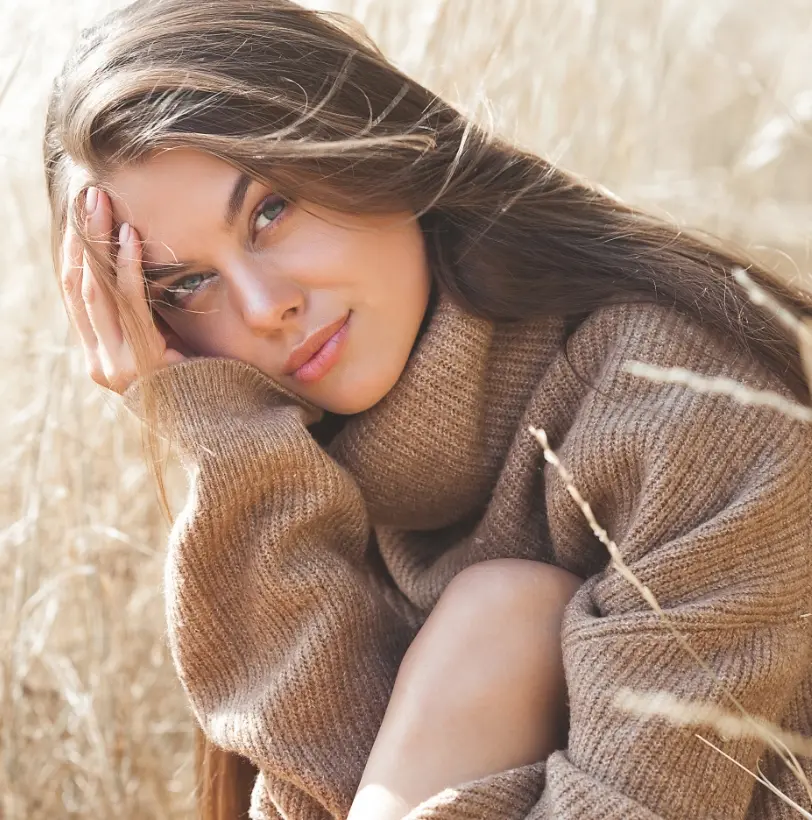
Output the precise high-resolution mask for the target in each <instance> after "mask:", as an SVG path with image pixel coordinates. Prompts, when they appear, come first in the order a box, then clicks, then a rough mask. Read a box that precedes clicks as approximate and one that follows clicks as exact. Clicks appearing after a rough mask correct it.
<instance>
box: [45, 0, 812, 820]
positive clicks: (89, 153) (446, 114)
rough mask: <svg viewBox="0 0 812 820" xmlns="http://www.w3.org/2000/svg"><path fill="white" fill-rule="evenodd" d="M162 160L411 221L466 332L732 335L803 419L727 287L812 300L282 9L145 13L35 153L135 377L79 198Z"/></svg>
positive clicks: (230, 1) (52, 119)
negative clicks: (682, 325)
mask: <svg viewBox="0 0 812 820" xmlns="http://www.w3.org/2000/svg"><path fill="white" fill-rule="evenodd" d="M171 148H195V149H198V150H201V151H205V152H207V153H209V154H212V155H214V156H216V157H219V158H221V159H223V160H225V161H226V162H228V163H230V164H231V165H233V166H234V167H235V168H237V169H239V170H241V171H244V172H246V173H247V174H249V175H250V176H251V177H252V178H254V179H257V180H262V181H266V182H269V183H271V184H272V185H273V186H274V187H275V189H276V190H277V191H278V192H279V193H280V194H282V195H283V196H284V197H287V198H289V199H290V200H304V201H309V202H315V203H318V204H320V205H323V206H326V207H329V208H333V209H336V210H340V211H348V212H354V213H373V212H378V213H383V212H395V211H402V210H404V209H407V210H409V211H411V212H413V213H414V214H416V215H417V218H418V219H419V222H420V225H421V228H422V230H423V234H424V238H425V247H426V252H427V255H428V259H429V267H430V270H431V273H432V276H433V279H434V283H435V286H436V287H437V288H438V289H441V290H442V291H444V292H445V293H446V294H448V295H449V296H450V297H451V298H453V299H454V300H456V301H457V303H458V304H460V305H461V306H462V307H463V308H465V309H467V310H468V311H470V312H472V313H474V314H476V315H479V316H482V317H486V318H489V319H493V320H496V321H511V320H517V319H523V318H528V317H531V316H539V315H556V316H564V317H567V318H568V319H572V320H573V321H577V320H578V319H579V318H580V317H583V316H585V315H586V314H588V313H589V312H590V311H592V310H594V309H596V308H598V307H600V306H602V305H607V304H612V303H619V302H626V301H631V300H639V299H645V300H650V301H656V302H659V303H663V304H666V305H669V306H671V307H673V308H674V309H675V310H679V311H682V312H684V313H687V314H688V315H690V316H693V317H695V318H696V319H697V320H699V321H701V322H705V323H709V324H711V325H713V326H714V327H716V328H717V329H720V330H721V331H722V332H724V333H726V334H728V335H729V336H730V337H731V338H733V339H734V340H735V341H736V342H737V343H738V344H739V345H740V347H741V348H742V350H743V351H745V352H746V353H747V354H749V355H752V356H754V357H756V358H757V359H759V360H761V361H762V362H763V363H765V364H766V365H767V366H768V367H769V368H771V369H772V370H774V371H775V372H776V373H777V374H778V375H779V376H780V377H781V378H782V379H783V380H784V381H785V383H786V384H787V385H788V387H789V388H790V389H791V390H792V391H793V392H794V394H795V395H796V396H797V397H798V398H799V399H800V400H801V401H804V402H807V401H808V400H809V392H808V389H807V387H806V386H805V382H804V378H803V367H802V364H801V360H800V356H799V354H798V351H797V349H796V345H795V340H794V339H793V338H792V337H791V335H790V334H789V333H788V331H786V330H785V329H784V328H783V326H782V325H781V324H779V323H778V322H777V321H776V320H775V319H774V318H773V317H772V316H771V315H770V314H769V313H767V312H765V311H764V310H763V309H762V308H759V307H758V306H756V305H754V304H753V303H752V302H751V301H750V300H749V299H748V297H747V295H746V294H745V293H744V291H743V290H742V289H741V288H740V287H739V286H738V285H737V284H736V282H735V281H734V279H733V277H732V275H731V272H732V270H733V269H734V268H735V267H738V266H741V267H743V268H745V269H746V270H747V271H748V272H749V274H750V276H751V278H753V279H754V280H755V281H756V282H757V283H758V284H760V285H761V286H762V287H764V288H765V289H766V290H768V291H769V292H770V293H772V294H774V295H776V296H777V297H778V298H779V299H781V301H783V303H784V304H785V305H787V306H788V307H790V308H791V309H793V310H794V311H795V312H797V313H802V314H809V313H810V312H812V299H810V297H809V295H808V294H806V293H804V292H803V291H801V290H795V289H792V288H790V287H789V286H788V285H786V284H782V283H781V282H780V281H779V280H778V279H777V278H776V277H775V276H774V275H772V274H771V273H770V272H768V271H767V270H765V269H763V268H761V267H759V266H758V265H757V264H756V263H755V262H754V261H752V260H750V259H749V258H747V257H746V255H745V254H744V253H743V252H739V251H733V250H726V249H724V248H723V247H722V245H721V244H720V243H718V242H716V241H715V240H711V239H703V238H701V237H700V235H699V234H690V233H688V232H685V231H683V230H681V229H679V228H677V227H675V226H672V225H670V224H667V223H665V222H663V221H660V220H658V219H655V218H654V217H652V216H649V215H647V214H645V213H643V212H641V211H639V210H636V209H635V208H632V207H630V206H629V205H626V204H624V203H622V202H620V201H619V200H617V199H616V198H614V197H612V196H611V195H609V194H608V193H606V192H603V191H601V190H599V189H597V188H595V187H592V186H590V185H588V184H587V183H585V182H584V181H582V180H580V179H578V178H576V177H575V176H574V175H571V174H568V173H566V172H564V171H563V170H561V169H558V168H556V167H554V166H553V165H551V164H550V163H549V162H547V161H545V160H544V159H542V158H540V157H539V156H536V155H534V154H531V153H528V152H526V151H523V150H520V149H518V148H516V147H515V146H512V145H510V144H508V143H506V142H505V141H503V140H501V139H499V138H498V137H496V136H495V135H493V134H492V133H489V132H488V131H486V130H485V129H483V128H481V127H479V126H477V125H475V124H474V123H473V122H472V121H471V120H469V119H468V118H466V117H465V116H463V115H462V114H461V113H460V112H459V111H457V110H456V109H455V108H453V107H452V106H451V105H449V104H447V103H446V102H444V101H443V100H441V99H440V98H438V97H437V96H436V95H434V94H432V93H431V92H430V91H428V90H427V89H426V88H424V87H423V86H422V85H420V84H419V83H417V82H415V81H414V80H412V79H410V78H409V77H407V76H405V75H404V74H403V73H401V72H400V71H399V70H398V69H397V68H395V67H394V66H393V65H392V64H391V63H389V62H388V61H387V60H386V58H385V57H384V56H383V55H382V54H381V52H380V51H379V50H378V49H377V48H376V47H375V45H374V44H373V43H372V42H370V41H369V40H368V39H367V38H366V36H365V35H364V33H363V32H362V31H361V30H360V29H359V28H358V27H357V25H356V24H354V23H352V22H351V21H349V20H347V19H345V18H342V17H338V16H332V15H326V14H323V13H317V12H313V11H309V10H305V9H302V8H300V7H299V6H297V5H296V4H294V3H293V2H290V1H289V0H138V2H135V3H133V4H132V5H130V6H128V7H127V8H125V9H124V10H122V11H118V12H115V13H113V14H111V15H109V16H108V17H106V18H105V19H104V20H103V21H102V22H101V23H100V24H99V25H97V26H96V27H94V28H91V29H89V30H87V31H85V32H84V34H83V36H82V38H81V41H80V42H79V44H78V45H77V47H76V48H75V50H74V52H73V54H72V55H71V57H70V58H69V60H68V62H67V64H66V65H65V68H64V70H63V72H62V74H61V75H60V77H59V78H58V79H57V81H56V83H55V86H54V90H53V94H52V97H51V101H50V106H49V110H48V116H47V124H46V131H45V139H44V158H45V170H46V177H47V186H48V192H49V197H50V203H51V209H52V215H53V252H54V260H55V263H56V264H57V266H58V265H59V261H60V254H61V240H62V237H63V235H64V232H65V230H66V226H67V224H68V220H70V221H71V224H72V225H73V227H74V228H75V229H76V231H77V233H79V235H80V236H82V238H83V241H84V243H85V247H86V252H87V254H88V257H89V259H90V264H91V266H92V267H93V270H94V273H95V274H96V277H97V279H98V281H99V285H100V287H101V288H102V289H103V290H104V292H105V294H106V295H107V296H108V297H109V298H111V299H113V300H114V301H115V302H116V303H117V304H118V306H119V309H120V314H121V320H122V325H123V328H124V332H125V336H126V337H127V338H128V339H129V340H130V342H131V344H132V345H133V347H134V350H135V352H136V357H137V359H138V361H141V362H143V361H145V359H144V356H145V355H146V353H145V351H146V347H145V345H146V338H147V337H146V332H145V328H143V327H141V326H140V325H139V323H138V320H137V317H135V316H133V315H131V311H129V310H128V307H127V304H126V302H124V301H123V300H122V299H121V298H120V296H119V294H118V292H117V290H116V285H115V276H114V272H113V263H112V258H111V256H110V254H104V253H101V252H100V251H99V250H98V248H97V247H94V245H93V243H91V242H90V241H89V238H88V237H87V236H85V235H84V233H83V226H82V218H81V213H82V211H81V199H82V198H81V197H77V196H76V187H75V178H76V175H77V173H81V174H82V175H83V179H84V180H85V182H84V183H83V184H84V185H85V186H86V185H90V184H93V185H97V186H99V187H100V188H102V189H105V186H106V181H107V180H109V178H110V176H111V174H112V173H113V172H115V171H116V170H117V169H119V168H121V167H122V166H127V165H133V164H137V163H139V162H142V161H144V160H146V159H147V158H149V157H150V156H152V155H154V154H155V152H158V151H163V150H166V149H171ZM108 190H109V189H108ZM207 754H208V755H209V757H208V758H206V759H207V760H208V763H205V762H204V766H203V770H204V771H208V772H210V771H214V770H215V769H217V770H218V771H220V776H219V777H218V778H216V779H214V778H211V779H212V780H213V781H214V784H215V790H216V789H220V790H221V795H220V797H214V798H212V797H211V795H210V796H209V797H208V798H207V799H206V800H205V801H204V803H205V805H206V806H208V808H207V810H206V811H207V816H208V817H209V818H224V817H225V816H226V814H227V812H226V811H225V810H218V809H217V806H218V805H219V806H224V805H227V804H228V799H226V797H223V795H224V794H226V792H228V790H229V788H231V787H232V786H233V785H234V784H236V783H238V782H239V780H240V777H238V776H237V775H236V774H233V773H234V772H236V771H237V767H235V766H233V765H232V766H231V767H229V766H227V765H222V766H218V765H217V764H216V763H213V762H212V761H213V760H214V757H212V756H215V755H216V754H217V752H216V751H215V750H213V749H211V748H209V749H208V752H207ZM204 757H205V756H204ZM229 772H231V773H232V774H229ZM229 799H230V798H229ZM232 805H233V804H232Z"/></svg>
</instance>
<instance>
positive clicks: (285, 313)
mask: <svg viewBox="0 0 812 820" xmlns="http://www.w3.org/2000/svg"><path fill="white" fill-rule="evenodd" d="M231 281H232V285H233V287H232V289H231V293H232V301H233V302H235V307H236V309H237V311H238V312H239V314H240V316H241V317H242V320H243V322H244V323H245V326H246V327H247V328H248V329H249V330H251V331H252V332H253V333H254V334H256V335H258V336H266V335H269V334H271V333H274V332H276V331H278V330H281V329H282V328H284V327H286V326H287V325H289V324H290V322H291V321H293V320H295V319H296V318H298V317H300V316H301V315H302V313H303V308H304V305H305V293H304V291H303V290H302V288H301V287H299V286H298V285H297V284H296V283H295V282H291V281H290V280H286V279H284V278H283V277H281V276H279V275H278V274H276V273H274V272H268V271H264V270H250V271H246V270H243V271H241V272H240V273H239V275H232V278H231Z"/></svg>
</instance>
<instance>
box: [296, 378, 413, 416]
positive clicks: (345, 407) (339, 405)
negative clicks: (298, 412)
mask: <svg viewBox="0 0 812 820" xmlns="http://www.w3.org/2000/svg"><path fill="white" fill-rule="evenodd" d="M396 382H397V378H389V379H385V378H380V377H379V378H378V379H376V380H375V382H373V383H370V382H368V381H367V382H362V383H361V384H357V385H353V384H345V385H342V386H341V387H339V388H336V389H335V390H333V391H330V392H329V393H325V395H324V397H321V396H320V397H319V398H318V399H316V398H314V399H311V401H312V402H313V403H314V404H317V405H318V406H319V407H321V408H322V409H323V410H326V411H327V412H328V413H336V414H337V415H340V416H354V415H356V414H357V413H363V412H364V411H365V410H369V409H370V408H371V407H374V406H375V405H376V404H377V403H378V402H379V401H381V399H383V398H384V396H386V394H387V393H389V391H390V390H391V389H392V388H393V387H394V386H395V383H396Z"/></svg>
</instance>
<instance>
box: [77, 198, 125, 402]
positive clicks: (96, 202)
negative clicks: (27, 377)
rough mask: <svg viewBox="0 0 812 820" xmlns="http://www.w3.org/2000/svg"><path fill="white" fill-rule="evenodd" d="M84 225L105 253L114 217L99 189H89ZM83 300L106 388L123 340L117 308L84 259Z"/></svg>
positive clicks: (112, 376) (112, 374)
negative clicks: (94, 338)
mask: <svg viewBox="0 0 812 820" xmlns="http://www.w3.org/2000/svg"><path fill="white" fill-rule="evenodd" d="M85 224H86V230H87V233H88V235H89V236H90V238H91V241H93V242H94V243H98V245H97V247H98V249H99V251H100V252H104V251H106V250H107V243H109V242H110V236H111V233H112V230H113V214H112V212H111V209H110V201H109V199H108V197H107V195H106V194H105V193H104V192H102V191H99V190H98V188H91V189H89V191H88V194H87V201H86V223H85ZM82 299H83V301H84V303H85V310H86V311H87V317H88V319H89V321H90V325H91V327H92V328H93V332H94V333H95V335H96V340H97V351H98V357H99V360H100V363H101V366H102V370H103V371H104V376H105V378H106V380H107V384H108V385H109V382H110V380H111V379H112V378H114V377H115V374H116V370H117V364H118V361H117V360H118V358H119V357H120V351H121V348H122V345H123V341H124V337H123V334H122V332H121V324H120V322H119V318H118V311H117V309H116V306H115V304H114V303H113V301H112V300H111V299H110V298H109V297H107V296H106V295H105V294H104V293H103V292H102V290H101V288H99V285H98V283H97V282H96V278H95V276H94V275H93V271H92V270H91V268H90V265H89V264H88V260H87V255H85V260H84V265H83V266H82ZM94 380H96V381H97V379H94ZM106 386H107V385H106Z"/></svg>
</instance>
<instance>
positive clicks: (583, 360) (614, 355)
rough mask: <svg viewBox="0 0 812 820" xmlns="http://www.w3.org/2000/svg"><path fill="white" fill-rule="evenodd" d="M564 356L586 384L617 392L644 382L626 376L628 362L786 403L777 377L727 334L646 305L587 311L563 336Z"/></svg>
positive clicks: (786, 391)
mask: <svg viewBox="0 0 812 820" xmlns="http://www.w3.org/2000/svg"><path fill="white" fill-rule="evenodd" d="M567 354H568V357H569V359H570V361H571V362H572V364H573V366H575V367H576V368H577V369H578V370H579V372H582V373H583V374H584V375H585V376H587V377H588V378H590V380H592V379H598V380H599V381H600V382H601V383H602V385H603V387H604V388H610V387H611V388H616V389H618V390H620V391H621V392H622V391H624V390H629V389H634V386H635V385H638V386H642V384H643V383H644V380H643V379H642V378H641V377H639V376H634V375H632V374H631V372H630V363H631V362H641V363H643V364H648V365H653V366H654V367H657V368H681V369H683V370H689V371H692V372H694V373H697V374H699V375H702V376H709V377H722V378H726V379H731V380H733V381H736V382H738V383H739V384H742V385H744V386H745V387H748V388H751V389H753V390H770V391H773V392H776V393H779V394H780V395H782V396H784V397H785V398H788V399H792V392H791V391H790V390H789V388H788V387H787V386H786V384H785V383H784V382H783V381H782V379H781V378H780V377H779V376H778V374H776V373H774V372H773V371H772V370H770V369H769V367H768V366H767V365H766V364H764V363H763V362H761V361H759V360H758V359H757V358H756V357H755V356H754V355H752V354H751V353H749V352H748V351H747V350H745V349H744V347H743V345H742V344H740V343H739V342H738V341H737V340H736V339H734V338H733V337H732V335H731V333H730V331H729V330H727V329H726V328H718V327H715V326H713V325H710V324H708V323H703V322H702V321H700V320H699V319H697V318H695V317H693V316H688V315H686V314H684V313H682V312H679V311H677V310H676V309H674V308H671V307H667V306H664V305H658V304H655V303H652V302H642V301H641V302H633V303H629V304H623V305H610V306H606V307H602V308H599V309H597V310H595V311H593V312H592V313H590V314H589V316H588V317H587V318H586V319H585V320H584V321H583V322H581V324H579V326H578V327H577V328H576V329H575V331H574V332H573V333H572V334H571V336H570V337H569V339H568V342H567ZM662 386H663V387H664V385H662Z"/></svg>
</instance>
